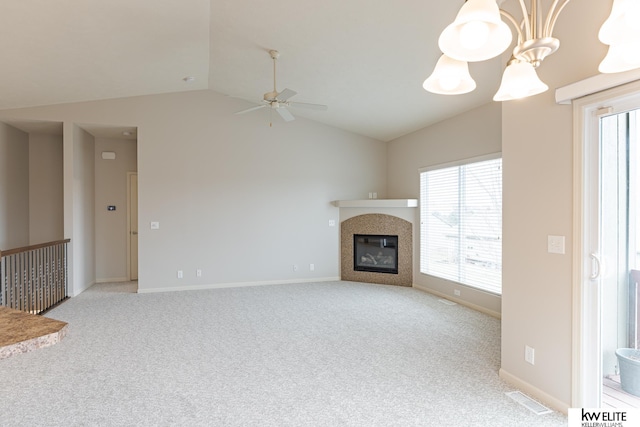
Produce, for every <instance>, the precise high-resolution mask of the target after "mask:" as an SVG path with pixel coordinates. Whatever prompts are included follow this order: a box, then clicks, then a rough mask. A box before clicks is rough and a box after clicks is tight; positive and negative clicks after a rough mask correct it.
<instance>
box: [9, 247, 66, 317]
mask: <svg viewBox="0 0 640 427" xmlns="http://www.w3.org/2000/svg"><path fill="white" fill-rule="evenodd" d="M70 241H71V240H70V239H66V240H56V241H53V242H48V243H41V244H37V245H32V246H26V247H22V248H16V249H9V250H4V251H0V305H1V306H5V307H9V308H13V309H16V310H20V311H24V312H27V313H33V314H41V313H43V312H45V311H46V310H49V309H50V308H52V307H54V306H55V305H57V304H59V303H61V302H62V301H64V300H65V299H66V298H67V284H68V272H67V245H68V244H69V242H70Z"/></svg>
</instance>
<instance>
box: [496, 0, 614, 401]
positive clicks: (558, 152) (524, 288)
mask: <svg viewBox="0 0 640 427" xmlns="http://www.w3.org/2000/svg"><path fill="white" fill-rule="evenodd" d="M610 10H611V1H601V2H596V1H590V2H584V1H583V2H579V1H575V2H571V3H569V5H568V6H567V7H566V8H565V10H564V12H563V14H562V15H561V17H560V19H559V20H558V24H557V27H556V36H557V37H558V38H559V39H560V40H561V46H560V49H559V50H558V52H556V53H555V54H554V55H552V56H550V57H549V58H547V59H546V60H545V62H544V63H543V64H542V65H541V67H540V68H539V76H540V78H541V79H542V80H543V81H545V82H546V83H547V84H548V85H549V87H550V89H551V90H549V91H548V92H546V93H544V94H541V95H539V96H536V97H533V98H529V99H526V100H522V101H511V102H507V103H505V104H504V105H503V109H502V152H503V166H504V178H503V179H504V196H503V200H504V204H503V207H504V211H503V218H504V223H503V236H504V243H503V299H502V371H501V373H502V375H503V376H504V377H505V378H510V379H512V380H516V381H517V382H518V383H519V384H520V385H521V386H523V388H525V389H528V390H529V391H531V392H533V393H535V394H537V395H538V396H540V397H543V398H545V400H546V401H548V402H550V404H554V406H556V407H561V408H562V407H564V408H566V407H568V406H569V405H570V404H571V307H572V299H571V288H572V272H571V268H572V248H571V241H572V228H573V224H572V170H573V169H572V166H573V165H572V111H571V107H570V106H566V105H556V104H555V102H554V89H555V88H557V87H560V86H563V85H566V84H569V83H572V82H574V81H578V80H581V79H584V78H586V77H590V76H592V75H596V74H597V66H598V63H599V61H600V60H601V59H602V58H603V57H604V55H605V53H606V48H605V46H603V45H602V44H600V43H599V42H598V40H597V33H598V29H599V27H600V25H601V24H602V22H604V20H605V19H606V17H607V16H608V13H609V11H610ZM548 235H561V236H565V237H566V242H567V251H566V254H564V255H557V254H549V253H547V236H548ZM525 345H529V346H531V347H533V348H534V349H535V365H533V366H532V365H530V364H528V363H526V362H525V361H524V349H525Z"/></svg>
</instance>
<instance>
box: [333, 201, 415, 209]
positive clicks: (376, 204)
mask: <svg viewBox="0 0 640 427" xmlns="http://www.w3.org/2000/svg"><path fill="white" fill-rule="evenodd" d="M332 203H333V205H334V206H336V207H338V208H416V207H418V199H363V200H335V201H334V202H332Z"/></svg>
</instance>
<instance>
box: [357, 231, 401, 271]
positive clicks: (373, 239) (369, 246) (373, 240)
mask: <svg viewBox="0 0 640 427" xmlns="http://www.w3.org/2000/svg"><path fill="white" fill-rule="evenodd" d="M353 269H354V270H355V271H370V272H375V273H390V274H398V236H386V235H376V234H354V235H353Z"/></svg>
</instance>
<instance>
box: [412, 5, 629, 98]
mask: <svg viewBox="0 0 640 427" xmlns="http://www.w3.org/2000/svg"><path fill="white" fill-rule="evenodd" d="M498 1H499V2H500V3H502V2H503V1H504V0H501V1H500V0H498ZM569 1H570V0H553V1H552V2H551V6H550V7H549V10H548V11H547V15H546V17H544V18H543V16H542V14H541V10H540V9H541V5H540V0H530V1H529V4H530V8H529V9H530V10H527V5H526V4H525V1H524V0H518V3H519V4H520V8H521V9H522V16H523V18H522V20H521V21H518V20H517V19H516V18H515V17H514V16H513V15H512V14H510V13H509V12H506V11H504V10H502V9H500V8H499V7H498V4H497V3H496V0H467V1H466V2H465V4H464V5H463V6H462V8H461V9H460V11H459V12H458V15H457V16H456V19H455V20H454V21H453V23H451V24H449V25H448V26H447V27H446V28H445V29H444V31H442V34H440V38H439V39H438V46H439V47H440V50H441V51H442V52H443V54H442V56H441V57H440V59H438V62H437V64H436V67H435V69H434V70H433V73H432V74H431V75H430V76H429V77H428V78H427V79H426V80H425V81H424V84H423V87H424V88H425V89H426V90H427V91H429V92H433V93H437V94H443V95H458V94H463V93H467V92H471V91H472V90H474V89H475V88H476V82H475V81H474V80H473V79H472V78H471V75H470V74H469V65H468V63H469V62H478V61H485V60H487V59H491V58H494V57H496V56H498V55H500V54H501V53H503V52H504V51H505V50H506V49H507V48H508V47H509V46H511V43H512V40H513V34H512V32H511V31H510V30H509V26H508V25H507V23H506V22H504V21H503V18H504V20H506V21H507V22H509V23H510V24H512V26H513V28H514V29H515V33H516V35H517V42H516V46H515V48H514V49H513V51H512V54H511V59H510V60H509V61H508V63H507V67H506V68H505V70H504V74H503V75H502V82H501V84H500V88H499V89H498V92H497V93H496V94H495V96H494V97H493V100H494V101H509V100H513V99H519V98H525V97H527V96H532V95H537V94H539V93H542V92H544V91H546V90H547V89H549V87H548V86H547V85H546V84H545V83H544V82H542V80H540V78H539V77H538V74H537V73H536V68H537V67H538V66H540V64H541V63H542V61H543V60H544V59H545V58H546V57H547V56H549V55H551V54H552V53H554V52H555V51H556V50H558V48H559V47H560V41H559V40H558V39H556V38H554V37H553V29H554V27H555V25H556V21H557V20H558V16H559V15H560V12H562V10H563V8H564V7H565V6H566V5H567V3H569ZM638 22H640V0H613V6H612V9H611V14H610V16H609V18H607V20H606V21H605V22H604V24H602V27H601V28H600V32H599V33H598V38H599V39H600V41H601V42H602V43H604V44H606V45H608V46H609V50H608V53H607V55H606V57H605V58H604V59H603V60H602V62H601V63H600V65H599V67H598V70H599V71H600V72H601V73H618V72H622V71H627V70H631V69H634V68H640V24H638Z"/></svg>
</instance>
